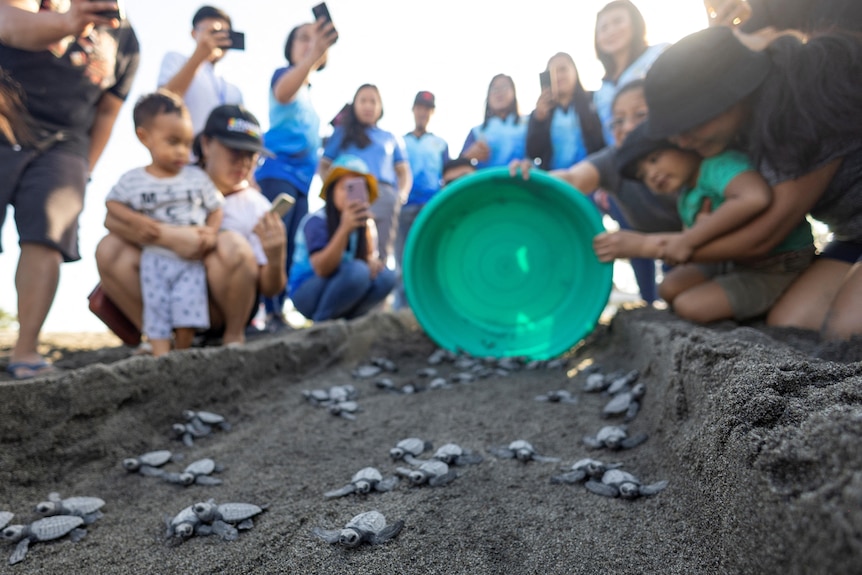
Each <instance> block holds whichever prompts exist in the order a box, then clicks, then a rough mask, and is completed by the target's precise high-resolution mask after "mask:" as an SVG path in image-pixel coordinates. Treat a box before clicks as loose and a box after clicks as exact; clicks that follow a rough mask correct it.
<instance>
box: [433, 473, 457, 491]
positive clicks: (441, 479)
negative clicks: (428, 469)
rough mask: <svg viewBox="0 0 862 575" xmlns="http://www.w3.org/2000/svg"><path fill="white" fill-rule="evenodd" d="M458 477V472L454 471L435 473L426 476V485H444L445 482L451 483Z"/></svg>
mask: <svg viewBox="0 0 862 575" xmlns="http://www.w3.org/2000/svg"><path fill="white" fill-rule="evenodd" d="M457 477H458V474H457V473H455V472H454V471H447V472H446V473H444V474H443V475H435V476H434V477H430V478H428V485H430V486H431V487H439V486H441V485H446V484H447V483H452V482H453V481H455V479H456V478H457Z"/></svg>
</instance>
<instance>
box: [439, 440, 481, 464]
mask: <svg viewBox="0 0 862 575" xmlns="http://www.w3.org/2000/svg"><path fill="white" fill-rule="evenodd" d="M431 457H432V458H433V459H436V460H438V461H442V462H443V463H446V464H447V465H476V464H478V463H482V461H484V458H483V457H482V456H481V455H479V454H478V453H473V452H471V451H468V450H466V449H464V448H463V447H461V446H460V445H458V444H457V443H447V444H445V445H441V446H440V447H439V448H438V449H437V451H435V452H434V455H432V456H431Z"/></svg>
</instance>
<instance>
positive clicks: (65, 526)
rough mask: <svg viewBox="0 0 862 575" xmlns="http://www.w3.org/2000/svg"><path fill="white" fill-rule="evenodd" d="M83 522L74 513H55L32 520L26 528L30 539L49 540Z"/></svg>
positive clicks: (64, 533) (57, 537) (58, 536)
mask: <svg viewBox="0 0 862 575" xmlns="http://www.w3.org/2000/svg"><path fill="white" fill-rule="evenodd" d="M83 523H84V519H83V518H81V517H77V516H75V515H55V516H53V517H45V518H44V519H39V520H37V521H34V522H33V523H31V524H30V526H29V527H28V528H27V529H28V530H29V532H30V538H31V539H32V540H34V541H50V540H52V539H59V538H60V537H62V536H63V535H66V534H67V533H69V532H70V531H72V530H73V529H75V528H76V527H78V526H80V525H81V524H83Z"/></svg>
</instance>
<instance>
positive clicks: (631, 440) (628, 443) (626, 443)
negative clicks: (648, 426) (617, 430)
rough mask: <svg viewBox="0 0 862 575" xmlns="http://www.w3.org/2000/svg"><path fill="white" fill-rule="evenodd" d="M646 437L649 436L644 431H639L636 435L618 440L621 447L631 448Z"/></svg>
mask: <svg viewBox="0 0 862 575" xmlns="http://www.w3.org/2000/svg"><path fill="white" fill-rule="evenodd" d="M648 437H649V436H648V435H647V434H646V433H640V434H638V435H633V436H631V437H626V438H625V439H623V440H622V441H621V442H620V446H621V447H622V448H623V449H631V448H632V447H637V446H638V445H640V444H641V443H643V442H644V441H646V440H647V438H648Z"/></svg>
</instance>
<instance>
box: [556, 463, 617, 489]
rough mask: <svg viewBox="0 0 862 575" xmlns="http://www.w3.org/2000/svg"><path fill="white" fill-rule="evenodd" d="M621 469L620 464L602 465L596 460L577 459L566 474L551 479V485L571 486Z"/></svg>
mask: <svg viewBox="0 0 862 575" xmlns="http://www.w3.org/2000/svg"><path fill="white" fill-rule="evenodd" d="M619 467H622V463H603V462H601V461H599V460H598V459H590V458H585V459H579V460H578V461H576V462H575V463H574V464H572V466H571V467H569V468H567V470H566V472H565V473H563V474H561V475H554V476H553V477H551V483H567V484H569V485H573V484H575V483H581V482H582V481H584V480H586V479H601V477H602V475H604V474H605V472H606V471H608V470H609V469H617V468H619Z"/></svg>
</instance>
